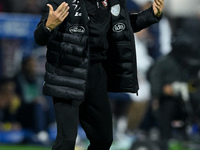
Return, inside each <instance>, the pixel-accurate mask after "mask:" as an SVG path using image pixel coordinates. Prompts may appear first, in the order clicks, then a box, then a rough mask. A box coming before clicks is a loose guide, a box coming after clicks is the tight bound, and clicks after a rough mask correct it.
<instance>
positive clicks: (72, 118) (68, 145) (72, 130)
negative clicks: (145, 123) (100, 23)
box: [53, 63, 113, 150]
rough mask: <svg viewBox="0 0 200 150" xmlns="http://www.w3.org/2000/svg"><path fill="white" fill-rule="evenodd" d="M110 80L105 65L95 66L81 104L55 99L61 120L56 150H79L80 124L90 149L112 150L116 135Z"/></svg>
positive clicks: (92, 67)
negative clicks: (109, 98)
mask: <svg viewBox="0 0 200 150" xmlns="http://www.w3.org/2000/svg"><path fill="white" fill-rule="evenodd" d="M106 80H107V77H106V73H105V71H104V69H103V68H102V65H101V63H93V64H91V65H90V68H89V73H88V84H87V88H86V95H85V96H86V98H85V100H84V101H83V102H82V103H81V104H77V103H76V101H75V100H66V99H60V98H56V97H54V98H53V101H54V106H55V115H56V121H57V138H56V140H55V142H54V145H53V150H74V149H75V140H76V136H77V128H78V124H79V123H80V124H81V126H82V128H83V129H84V131H85V133H86V136H87V138H88V140H89V141H90V145H89V147H88V150H109V148H110V146H111V144H112V141H113V133H112V114H111V108H110V103H109V100H108V94H107V84H106V83H107V81H106Z"/></svg>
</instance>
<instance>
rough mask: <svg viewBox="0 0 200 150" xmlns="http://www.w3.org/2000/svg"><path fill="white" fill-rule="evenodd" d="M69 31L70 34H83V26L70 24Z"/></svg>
mask: <svg viewBox="0 0 200 150" xmlns="http://www.w3.org/2000/svg"><path fill="white" fill-rule="evenodd" d="M69 32H71V33H72V34H83V33H85V28H84V27H83V26H72V27H70V28H69Z"/></svg>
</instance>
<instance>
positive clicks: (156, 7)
mask: <svg viewBox="0 0 200 150" xmlns="http://www.w3.org/2000/svg"><path fill="white" fill-rule="evenodd" d="M163 8H164V0H154V2H153V12H154V15H155V16H156V17H160V15H161V14H162V11H163Z"/></svg>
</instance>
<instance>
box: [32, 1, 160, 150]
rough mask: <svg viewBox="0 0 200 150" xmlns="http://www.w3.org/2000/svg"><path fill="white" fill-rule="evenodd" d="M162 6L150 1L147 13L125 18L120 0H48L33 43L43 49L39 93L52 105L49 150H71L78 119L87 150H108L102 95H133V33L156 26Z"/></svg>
mask: <svg viewBox="0 0 200 150" xmlns="http://www.w3.org/2000/svg"><path fill="white" fill-rule="evenodd" d="M163 3H164V2H163V0H155V2H154V3H153V6H152V7H151V8H149V9H148V10H146V11H144V12H141V13H139V14H132V15H130V16H129V14H128V12H127V8H126V3H125V1H124V0H109V1H107V0H104V1H100V0H68V1H67V3H66V2H64V1H63V0H49V1H48V3H47V6H46V7H45V8H44V10H43V14H42V18H41V21H40V23H39V24H38V26H37V28H36V30H35V41H36V42H37V43H38V44H39V45H47V49H48V50H47V63H46V74H45V83H44V87H43V92H44V94H46V95H50V96H52V97H53V100H54V105H55V114H56V120H57V131H58V132H57V138H56V141H55V143H54V145H53V150H64V149H65V150H73V149H74V147H75V139H76V135H77V126H78V118H79V121H80V123H81V125H82V127H83V129H84V131H85V132H86V135H87V138H88V139H89V141H90V145H89V147H88V150H108V149H109V148H110V146H111V143H112V140H113V135H112V116H111V110H110V104H109V100H108V95H107V91H110V92H132V93H137V91H138V83H137V75H136V74H137V69H136V55H135V45H134V36H133V31H134V32H136V31H139V30H141V29H143V28H145V27H148V26H150V25H151V24H153V23H157V22H158V21H159V20H160V19H161V14H162V10H163V7H164V4H163ZM102 66H104V67H102ZM104 69H105V70H104ZM107 88H108V90H107Z"/></svg>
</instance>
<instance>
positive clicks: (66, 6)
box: [60, 3, 69, 16]
mask: <svg viewBox="0 0 200 150" xmlns="http://www.w3.org/2000/svg"><path fill="white" fill-rule="evenodd" d="M68 10H69V6H68V4H67V3H66V4H65V6H64V7H63V9H62V10H61V11H60V15H61V16H63V14H65V13H66V12H67V11H68Z"/></svg>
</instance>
